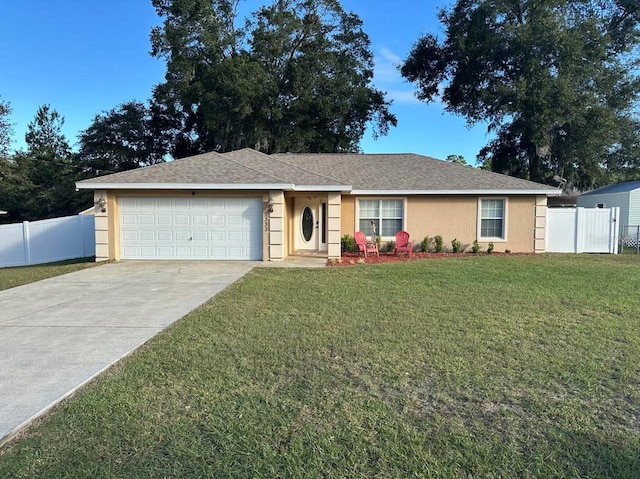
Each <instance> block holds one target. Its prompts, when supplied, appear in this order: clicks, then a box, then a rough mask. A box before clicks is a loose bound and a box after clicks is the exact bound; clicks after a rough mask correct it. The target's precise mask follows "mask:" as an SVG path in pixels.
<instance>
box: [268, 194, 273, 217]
mask: <svg viewBox="0 0 640 479" xmlns="http://www.w3.org/2000/svg"><path fill="white" fill-rule="evenodd" d="M273 205H274V201H273V198H271V197H269V201H267V211H268V212H269V213H273Z"/></svg>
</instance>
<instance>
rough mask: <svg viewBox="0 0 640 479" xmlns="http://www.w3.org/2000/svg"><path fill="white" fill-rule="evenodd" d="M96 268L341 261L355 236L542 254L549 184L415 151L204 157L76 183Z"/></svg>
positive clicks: (254, 153) (244, 152) (553, 191)
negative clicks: (89, 210)
mask: <svg viewBox="0 0 640 479" xmlns="http://www.w3.org/2000/svg"><path fill="white" fill-rule="evenodd" d="M76 186H77V188H79V189H92V190H94V199H95V204H96V259H97V260H98V261H100V260H120V259H238V260H239V259H248V260H265V261H268V260H271V261H278V260H281V259H284V258H286V257H287V256H289V255H292V254H305V253H307V254H316V255H319V256H326V257H329V258H334V257H339V256H340V239H341V237H342V236H343V235H345V234H349V235H353V234H354V233H355V232H356V231H357V230H361V231H363V232H365V234H367V235H370V234H372V230H371V225H372V224H374V225H375V226H376V233H377V234H378V235H380V236H381V240H382V241H383V242H385V241H389V240H392V239H393V238H394V235H395V233H396V232H397V231H398V230H406V231H408V232H409V233H410V234H411V237H412V238H413V239H414V240H415V241H416V242H420V240H422V238H423V237H424V236H427V235H428V236H431V237H433V236H435V235H441V236H442V237H443V238H444V240H445V244H449V242H450V241H451V240H453V239H454V238H456V239H458V240H460V241H461V242H462V244H463V246H466V247H468V246H470V245H471V243H472V242H473V241H474V240H475V239H478V241H479V242H480V245H481V246H483V247H486V246H487V245H488V243H489V242H493V243H494V246H495V251H504V250H505V249H509V250H511V251H513V252H542V251H544V245H545V228H546V204H547V196H548V195H557V194H559V191H558V190H557V189H555V188H551V187H548V186H545V185H541V184H537V183H533V182H530V181H526V180H522V179H518V178H513V177H509V176H504V175H500V174H497V173H491V172H488V171H484V170H480V169H476V168H472V167H469V166H463V165H457V164H453V163H447V162H444V161H440V160H436V159H433V158H429V157H425V156H420V155H416V154H272V155H266V154H263V153H260V152H258V151H255V150H251V149H243V150H239V151H233V152H229V153H222V154H220V153H213V152H212V153H205V154H201V155H197V156H192V157H188V158H183V159H180V160H175V161H172V162H168V163H162V164H158V165H152V166H148V167H145V168H140V169H136V170H130V171H125V172H120V173H114V174H111V175H107V176H102V177H97V178H93V179H88V180H84V181H80V182H78V183H77V184H76Z"/></svg>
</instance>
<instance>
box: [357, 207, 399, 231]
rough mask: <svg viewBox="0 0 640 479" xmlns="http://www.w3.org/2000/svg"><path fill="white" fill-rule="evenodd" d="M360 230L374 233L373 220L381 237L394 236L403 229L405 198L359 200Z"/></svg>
mask: <svg viewBox="0 0 640 479" xmlns="http://www.w3.org/2000/svg"><path fill="white" fill-rule="evenodd" d="M358 206H359V210H358V230H359V231H362V232H363V233H364V234H366V235H371V234H373V230H372V227H371V222H373V224H374V225H375V227H376V234H377V235H378V236H381V237H383V238H384V237H388V238H389V237H393V236H395V235H396V233H397V232H398V231H401V230H402V229H403V223H404V200H401V199H393V200H359V202H358Z"/></svg>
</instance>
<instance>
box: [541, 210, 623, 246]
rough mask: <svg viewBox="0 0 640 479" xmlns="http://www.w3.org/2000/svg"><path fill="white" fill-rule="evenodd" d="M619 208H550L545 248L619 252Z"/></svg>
mask: <svg viewBox="0 0 640 479" xmlns="http://www.w3.org/2000/svg"><path fill="white" fill-rule="evenodd" d="M619 217H620V208H618V207H615V208H548V209H547V233H546V238H547V240H546V251H547V252H550V253H612V254H617V253H618V220H619Z"/></svg>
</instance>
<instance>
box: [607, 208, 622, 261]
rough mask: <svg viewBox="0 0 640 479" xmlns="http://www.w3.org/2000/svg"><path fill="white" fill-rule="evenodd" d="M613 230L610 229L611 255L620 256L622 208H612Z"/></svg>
mask: <svg viewBox="0 0 640 479" xmlns="http://www.w3.org/2000/svg"><path fill="white" fill-rule="evenodd" d="M610 224H611V228H609V253H613V254H618V240H619V238H620V228H619V227H618V225H619V224H620V207H619V206H616V207H614V208H611V223H610Z"/></svg>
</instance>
